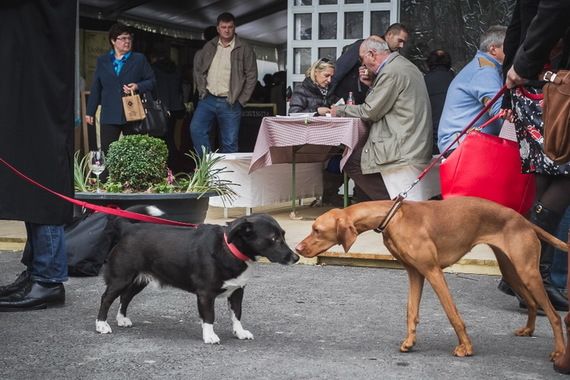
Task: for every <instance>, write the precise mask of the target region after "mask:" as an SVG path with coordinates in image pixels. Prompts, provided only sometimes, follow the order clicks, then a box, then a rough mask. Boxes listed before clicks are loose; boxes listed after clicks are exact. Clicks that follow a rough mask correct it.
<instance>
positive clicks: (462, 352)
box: [453, 344, 473, 358]
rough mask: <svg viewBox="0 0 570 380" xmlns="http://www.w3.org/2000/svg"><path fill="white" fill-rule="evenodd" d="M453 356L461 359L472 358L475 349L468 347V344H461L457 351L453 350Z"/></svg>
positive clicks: (456, 348)
mask: <svg viewBox="0 0 570 380" xmlns="http://www.w3.org/2000/svg"><path fill="white" fill-rule="evenodd" d="M453 355H454V356H457V357H460V358H463V357H465V356H472V355H473V347H471V346H467V345H466V344H460V345H459V346H457V347H455V350H453Z"/></svg>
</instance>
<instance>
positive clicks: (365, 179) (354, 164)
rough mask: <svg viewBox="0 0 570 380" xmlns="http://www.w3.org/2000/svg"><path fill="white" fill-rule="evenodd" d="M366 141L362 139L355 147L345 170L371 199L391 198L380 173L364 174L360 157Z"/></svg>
mask: <svg viewBox="0 0 570 380" xmlns="http://www.w3.org/2000/svg"><path fill="white" fill-rule="evenodd" d="M364 143H365V141H361V142H359V143H358V145H357V146H356V147H355V148H354V151H353V152H352V154H351V155H350V157H349V158H348V161H347V162H346V164H345V165H344V169H343V170H344V171H345V172H346V173H347V174H348V176H349V177H350V178H352V180H353V181H354V183H355V185H356V186H357V187H358V188H359V189H360V190H362V192H364V194H365V195H366V196H367V197H368V198H370V199H371V200H375V201H377V200H383V199H390V194H388V190H387V189H386V185H384V180H383V179H382V175H381V174H380V173H375V174H362V169H361V167H360V157H361V156H362V148H363V147H364Z"/></svg>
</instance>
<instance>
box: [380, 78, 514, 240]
mask: <svg viewBox="0 0 570 380" xmlns="http://www.w3.org/2000/svg"><path fill="white" fill-rule="evenodd" d="M505 91H507V85H506V84H505V85H503V87H501V89H500V90H499V92H497V94H496V95H495V96H493V99H491V100H490V101H489V102H488V103H487V105H485V107H483V109H482V110H481V111H480V112H479V113H478V114H477V116H475V118H474V119H473V120H471V122H470V123H469V124H468V125H467V126H466V127H465V128H463V130H462V131H461V132H460V133H459V134H458V135H457V137H455V139H453V141H452V142H451V143H450V144H449V145H448V146H447V148H445V149H444V151H443V152H441V153H440V154H439V156H437V157H436V158H434V159H433V160H432V161H431V162H430V164H429V165H428V166H426V167H425V169H424V170H423V171H422V172H421V173H420V175H419V176H418V178H416V180H415V181H414V182H413V183H412V184H411V185H410V186H409V187H408V188H407V189H406V190H404V191H402V192H401V193H400V194H398V196H397V197H396V199H394V204H393V205H392V207H390V210H388V213H387V214H386V216H385V217H384V220H382V222H381V223H380V225H379V226H378V227H376V228H375V229H374V231H375V232H377V233H379V234H381V233H382V232H384V230H385V229H386V226H388V223H389V222H390V220H391V219H392V217H393V216H394V215H395V214H396V211H398V209H399V208H400V206H401V205H402V202H403V201H404V199H406V197H407V196H408V193H409V192H410V190H412V189H413V188H414V186H416V185H417V184H418V182H420V181H421V180H422V179H423V178H424V177H425V176H426V175H427V173H428V172H429V171H430V170H431V169H432V168H433V167H434V166H435V165H436V164H437V163H438V162H439V161H440V160H441V159H442V158H443V157H444V155H445V154H446V153H447V152H448V151H449V150H450V149H451V147H452V146H454V145H455V143H457V142H458V141H459V139H460V138H461V137H463V135H465V134H466V133H467V132H469V130H470V129H471V128H473V126H474V125H475V123H476V122H477V120H479V119H480V118H481V116H483V115H484V114H485V112H487V111H489V109H490V108H491V106H492V105H493V104H495V102H496V101H497V100H498V99H499V98H500V97H501V96H502V95H503V94H504V93H505ZM503 114H504V113H503V111H501V112H499V113H498V114H496V115H495V116H493V117H492V118H491V119H489V120H488V121H487V122H485V123H484V124H483V125H481V126H480V127H478V129H483V128H485V127H486V126H488V125H489V124H491V123H492V122H494V121H495V120H497V119H499V118H500V117H502V116H503Z"/></svg>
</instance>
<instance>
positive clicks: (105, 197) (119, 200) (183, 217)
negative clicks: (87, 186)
mask: <svg viewBox="0 0 570 380" xmlns="http://www.w3.org/2000/svg"><path fill="white" fill-rule="evenodd" d="M213 196H217V194H216V193H205V194H203V195H202V196H201V197H200V193H169V194H153V193H86V192H76V193H75V199H77V200H81V201H86V202H89V203H93V204H96V205H101V206H109V205H113V206H118V207H120V208H121V209H123V210H124V209H127V208H129V207H131V206H135V205H147V206H156V207H158V208H159V209H161V210H162V211H164V213H165V215H164V218H165V219H171V220H177V221H180V222H186V223H196V224H197V223H203V222H204V220H205V219H206V213H207V212H208V202H209V198H210V197H213ZM76 207H77V206H76ZM77 208H79V207H77Z"/></svg>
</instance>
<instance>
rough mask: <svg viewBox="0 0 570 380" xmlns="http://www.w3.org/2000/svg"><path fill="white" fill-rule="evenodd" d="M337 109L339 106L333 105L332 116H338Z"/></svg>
mask: <svg viewBox="0 0 570 380" xmlns="http://www.w3.org/2000/svg"><path fill="white" fill-rule="evenodd" d="M336 109H337V106H332V107H331V117H336Z"/></svg>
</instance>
